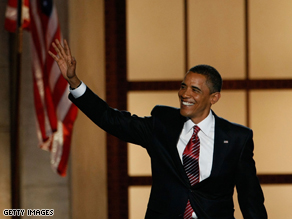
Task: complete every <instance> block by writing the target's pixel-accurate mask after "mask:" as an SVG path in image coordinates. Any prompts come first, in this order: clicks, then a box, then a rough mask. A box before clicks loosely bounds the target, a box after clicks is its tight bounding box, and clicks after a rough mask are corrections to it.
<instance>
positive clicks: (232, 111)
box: [212, 91, 246, 125]
mask: <svg viewBox="0 0 292 219" xmlns="http://www.w3.org/2000/svg"><path fill="white" fill-rule="evenodd" d="M212 109H213V110H214V112H215V113H216V115H217V116H220V117H223V118H224V119H227V120H229V121H230V122H235V123H239V124H241V125H246V93H245V91H222V92H221V98H220V99H219V101H218V102H217V103H216V104H215V105H213V106H212Z"/></svg>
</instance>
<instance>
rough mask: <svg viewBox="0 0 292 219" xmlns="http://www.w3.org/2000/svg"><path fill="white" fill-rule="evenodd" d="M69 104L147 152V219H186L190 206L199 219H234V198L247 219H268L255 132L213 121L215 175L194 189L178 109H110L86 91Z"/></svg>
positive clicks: (182, 120) (89, 91) (111, 132)
mask: <svg viewBox="0 0 292 219" xmlns="http://www.w3.org/2000/svg"><path fill="white" fill-rule="evenodd" d="M69 98H70V100H71V101H72V102H73V103H74V104H75V105H76V106H77V107H78V108H79V109H80V110H81V111H83V112H84V113H85V114H86V115H87V116H88V117H89V118H90V119H91V120H92V121H93V122H94V123H96V124H97V125H98V126H99V127H101V128H102V129H103V130H105V131H106V132H108V133H110V134H112V135H114V136H116V137H118V138H120V139H122V140H124V141H127V142H131V143H134V144H138V145H141V146H142V147H144V148H145V149H146V150H147V152H148V154H149V156H150V157H151V168H152V180H153V183H152V189H151V194H150V198H149V203H148V208H147V212H146V216H145V218H147V219H156V218H157V219H164V218H165V219H171V218H183V213H184V210H185V207H186V204H187V201H188V200H190V202H191V205H192V207H193V209H194V210H195V212H196V214H197V215H198V217H199V219H207V218H208V219H209V218H210V219H211V218H212V219H215V218H216V219H233V218H234V216H233V214H234V206H233V198H232V196H233V192H234V187H235V186H236V189H237V192H238V200H239V204H240V208H241V211H242V214H243V216H244V218H245V219H247V218H252V219H265V218H267V214H266V210H265V207H264V204H263V203H264V196H263V193H262V190H261V187H260V184H259V181H258V178H257V176H256V168H255V162H254V160H253V147H254V146H253V139H252V135H253V134H252V131H251V130H250V129H248V128H246V127H244V126H241V125H238V124H234V123H230V122H228V121H227V120H224V119H222V118H220V117H218V116H216V115H215V114H214V116H215V140H214V156H213V166H212V170H211V175H210V177H209V178H207V179H205V180H203V181H201V182H200V183H198V184H196V185H195V186H191V185H190V183H189V180H188V177H187V175H186V173H185V171H184V168H183V165H182V163H181V160H180V158H179V155H178V151H177V142H178V139H179V136H180V133H181V130H182V127H183V124H184V122H185V121H186V119H187V118H185V117H183V116H181V115H180V112H179V109H177V108H172V107H167V106H156V107H154V109H153V110H152V112H151V116H150V117H144V118H141V117H138V116H136V115H131V114H130V113H129V112H126V111H119V110H116V109H112V108H110V107H109V106H108V105H107V104H106V103H105V102H104V101H103V100H101V99H100V98H99V97H98V96H97V95H95V94H94V93H93V92H92V91H91V90H90V89H89V88H87V90H86V92H85V94H84V95H82V96H81V97H79V98H77V99H75V98H74V97H73V96H72V95H71V94H70V95H69Z"/></svg>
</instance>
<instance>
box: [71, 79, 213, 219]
mask: <svg viewBox="0 0 292 219" xmlns="http://www.w3.org/2000/svg"><path fill="white" fill-rule="evenodd" d="M69 91H70V93H71V94H72V95H73V97H74V98H78V97H80V96H82V95H83V94H84V93H85V91H86V85H85V84H84V83H83V82H81V84H80V86H78V87H77V88H76V89H71V88H69ZM194 125H197V126H199V128H200V129H201V130H200V131H199V133H198V136H199V139H200V155H199V168H200V181H202V180H204V179H206V178H208V177H209V176H210V174H211V169H212V163H213V151H214V136H215V135H214V134H215V118H214V115H213V114H212V112H211V110H210V113H209V115H208V116H207V117H206V118H205V119H204V120H203V121H201V122H200V123H198V124H195V123H193V121H192V120H191V119H189V120H187V121H186V122H185V124H184V126H183V129H182V131H181V134H180V137H179V141H178V143H177V150H178V154H179V157H180V159H181V161H182V155H183V152H184V150H185V147H186V145H187V144H188V142H189V140H190V139H191V137H192V134H193V127H194ZM192 217H193V218H194V219H196V218H198V217H197V215H196V214H195V212H193V215H192Z"/></svg>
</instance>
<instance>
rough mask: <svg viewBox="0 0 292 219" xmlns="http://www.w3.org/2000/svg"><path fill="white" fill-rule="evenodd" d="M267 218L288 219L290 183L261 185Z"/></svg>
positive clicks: (291, 191)
mask: <svg viewBox="0 0 292 219" xmlns="http://www.w3.org/2000/svg"><path fill="white" fill-rule="evenodd" d="M262 189H263V192H264V195H265V206H266V209H267V212H268V217H269V218H277V219H288V218H291V215H292V208H291V206H292V198H291V197H292V185H291V184H290V185H262Z"/></svg>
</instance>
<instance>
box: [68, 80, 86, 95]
mask: <svg viewBox="0 0 292 219" xmlns="http://www.w3.org/2000/svg"><path fill="white" fill-rule="evenodd" d="M86 88H87V86H86V85H85V84H84V83H83V82H82V81H81V84H80V85H79V86H78V87H77V88H75V89H71V88H70V86H69V91H70V93H71V94H72V95H73V97H74V98H78V97H81V96H82V95H83V94H84V93H85V91H86Z"/></svg>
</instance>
